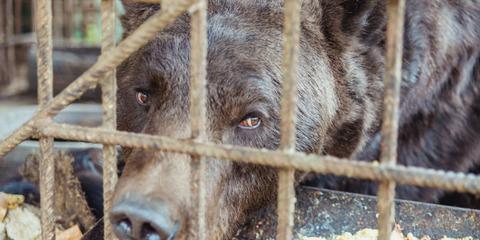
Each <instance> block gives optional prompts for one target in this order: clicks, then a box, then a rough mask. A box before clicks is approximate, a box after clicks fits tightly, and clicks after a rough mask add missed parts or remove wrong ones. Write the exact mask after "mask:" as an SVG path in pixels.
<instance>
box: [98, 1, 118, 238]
mask: <svg viewBox="0 0 480 240" xmlns="http://www.w3.org/2000/svg"><path fill="white" fill-rule="evenodd" d="M101 12H102V53H107V52H108V51H111V50H112V49H113V48H114V47H115V29H116V28H115V21H116V16H115V15H116V5H115V0H102V2H101ZM101 86H102V102H103V104H102V107H103V127H104V128H105V129H111V130H115V129H116V128H117V116H116V111H117V108H116V106H117V105H116V104H117V94H116V93H117V80H116V77H115V69H113V70H112V71H111V72H109V73H108V74H107V76H106V77H105V81H103V82H102V84H101ZM103 159H104V160H103V211H104V212H103V215H104V216H108V215H109V213H110V210H111V209H112V198H113V192H114V190H115V185H116V183H117V180H118V175H117V152H116V148H115V145H109V144H105V145H103ZM109 219H110V218H108V217H106V218H105V221H104V225H103V226H104V239H114V238H115V236H114V234H113V230H112V225H111V223H110V221H109Z"/></svg>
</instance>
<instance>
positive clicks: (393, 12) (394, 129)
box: [377, 0, 405, 240]
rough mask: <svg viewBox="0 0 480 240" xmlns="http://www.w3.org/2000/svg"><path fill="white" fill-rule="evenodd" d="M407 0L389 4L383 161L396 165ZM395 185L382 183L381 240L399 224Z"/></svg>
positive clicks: (379, 200)
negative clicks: (396, 222)
mask: <svg viewBox="0 0 480 240" xmlns="http://www.w3.org/2000/svg"><path fill="white" fill-rule="evenodd" d="M404 18H405V0H389V1H388V4H387V19H388V23H387V33H386V34H387V36H386V38H387V50H386V51H387V52H386V62H385V77H384V84H385V90H384V111H383V123H382V143H381V156H380V162H381V164H382V165H386V166H394V165H395V164H396V161H397V138H398V115H399V110H398V108H399V102H400V81H401V80H402V79H401V76H402V53H403V25H404ZM395 184H396V183H395V182H394V181H382V182H380V185H379V191H378V204H377V208H378V213H379V217H378V230H379V235H378V237H379V239H382V240H389V239H390V235H391V232H392V229H393V225H394V223H395V203H394V199H395Z"/></svg>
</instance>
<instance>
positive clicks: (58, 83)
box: [0, 0, 123, 105]
mask: <svg viewBox="0 0 480 240" xmlns="http://www.w3.org/2000/svg"><path fill="white" fill-rule="evenodd" d="M52 3H53V6H52V7H53V45H54V53H53V56H54V57H53V61H54V64H53V65H54V82H55V87H54V88H55V93H58V92H59V91H61V90H62V89H63V88H64V87H65V86H67V85H68V83H70V82H71V81H72V80H74V79H75V78H76V77H78V76H79V75H80V74H81V73H82V72H83V71H84V70H86V69H87V68H88V67H89V66H91V65H92V64H93V63H94V62H95V61H96V58H97V57H98V55H99V54H100V41H101V27H100V26H101V25H100V24H101V22H100V21H101V17H100V0H53V1H52ZM34 4H35V0H1V1H0V10H1V12H0V40H1V42H0V104H1V105H5V104H7V103H10V104H19V103H32V104H33V103H34V101H35V95H36V66H35V54H36V51H35V47H36V44H35V42H36V39H35V33H34V29H35V20H34V19H35V18H34V15H35V11H34V9H35V6H34ZM117 12H118V13H119V14H122V13H123V9H122V5H121V4H120V0H118V1H117ZM116 29H117V30H116V32H117V37H118V39H120V38H121V33H122V29H121V26H120V24H117V28H116ZM97 93H98V91H97ZM98 96H99V95H98V94H96V92H95V91H90V92H88V93H87V94H86V95H85V96H84V98H83V99H82V100H83V101H94V100H97V99H98Z"/></svg>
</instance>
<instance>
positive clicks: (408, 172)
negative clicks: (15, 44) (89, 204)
mask: <svg viewBox="0 0 480 240" xmlns="http://www.w3.org/2000/svg"><path fill="white" fill-rule="evenodd" d="M39 130H40V131H41V132H42V134H45V135H48V136H54V137H56V138H60V139H66V140H76V141H83V142H92V143H107V144H117V145H121V146H126V147H133V148H141V149H152V150H161V151H167V152H175V153H182V154H190V155H198V156H204V157H211V158H215V159H227V160H230V161H238V162H244V163H252V164H258V165H265V166H271V167H275V168H295V169H297V170H299V171H304V172H314V173H323V174H335V175H338V176H345V177H351V178H359V179H365V180H373V181H385V180H391V181H396V182H398V183H400V184H407V185H413V186H423V187H431V188H441V189H444V190H449V191H459V192H468V193H480V176H476V175H473V174H465V173H455V172H450V171H448V172H446V171H443V170H435V169H427V168H421V167H412V166H401V165H395V166H385V165H382V164H376V163H374V162H373V163H372V162H363V161H356V160H353V159H343V158H337V157H333V156H321V155H315V154H305V153H302V152H295V153H284V152H281V151H272V150H266V149H255V148H247V147H239V146H232V145H219V144H213V143H198V142H195V141H191V140H189V139H184V140H179V139H173V138H169V137H163V136H154V135H148V134H140V133H131V132H122V131H107V130H103V129H96V128H88V127H78V126H69V125H64V124H49V125H41V126H39ZM294 159H295V160H294Z"/></svg>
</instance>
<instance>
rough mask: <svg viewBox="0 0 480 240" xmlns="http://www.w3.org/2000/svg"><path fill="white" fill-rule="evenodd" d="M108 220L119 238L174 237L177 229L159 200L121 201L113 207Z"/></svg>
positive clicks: (162, 239)
mask: <svg viewBox="0 0 480 240" xmlns="http://www.w3.org/2000/svg"><path fill="white" fill-rule="evenodd" d="M110 220H111V222H112V225H113V229H114V232H115V235H117V237H118V238H119V239H120V240H132V239H135V240H167V239H174V237H175V234H176V232H177V230H178V224H177V223H176V222H174V221H172V219H171V218H170V217H169V214H168V210H167V209H166V208H165V206H164V205H163V204H162V203H161V202H146V201H138V200H135V201H121V202H120V203H119V204H117V205H116V206H114V207H113V209H112V212H111V214H110Z"/></svg>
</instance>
